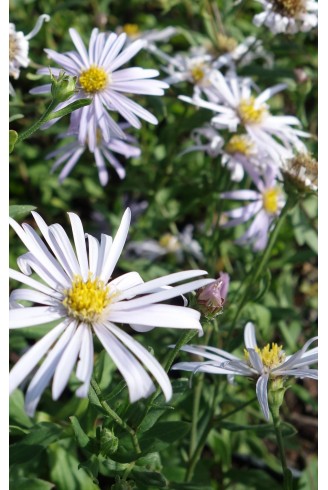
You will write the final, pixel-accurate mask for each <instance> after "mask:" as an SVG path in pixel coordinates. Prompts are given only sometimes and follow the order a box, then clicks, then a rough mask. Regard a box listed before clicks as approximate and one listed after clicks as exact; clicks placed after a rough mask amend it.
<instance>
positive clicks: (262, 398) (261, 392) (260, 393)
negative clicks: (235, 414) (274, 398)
mask: <svg viewBox="0 0 328 490" xmlns="http://www.w3.org/2000/svg"><path fill="white" fill-rule="evenodd" d="M268 380H269V376H268V375H267V374H262V376H260V377H259V379H258V380H257V383H256V396H257V399H258V401H259V404H260V407H261V410H262V412H263V415H264V417H265V418H266V420H267V421H269V420H270V410H269V403H268Z"/></svg>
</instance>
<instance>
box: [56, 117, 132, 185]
mask: <svg viewBox="0 0 328 490" xmlns="http://www.w3.org/2000/svg"><path fill="white" fill-rule="evenodd" d="M120 126H121V127H122V126H123V125H120ZM98 133H99V134H98V138H97V140H98V141H97V144H96V146H95V147H94V148H91V149H90V148H89V151H90V152H91V153H93V155H94V159H95V162H96V166H97V169H98V174H99V181H100V183H101V185H106V184H107V182H108V171H107V168H106V161H107V162H108V163H109V164H110V165H111V166H112V167H113V168H114V169H115V170H116V172H117V175H118V176H119V177H120V179H124V177H125V169H124V167H123V166H122V164H121V163H120V162H119V160H118V159H117V158H116V156H115V155H114V153H118V154H120V155H123V156H124V157H125V158H131V157H139V156H140V154H141V150H140V148H137V147H136V146H132V145H131V144H128V143H127V141H129V142H130V143H136V140H135V138H133V137H132V136H129V135H127V139H126V140H124V141H123V140H121V139H118V138H111V139H110V140H109V142H108V143H105V141H104V140H103V138H102V136H101V133H100V132H99V131H98ZM65 136H73V137H74V138H75V140H74V141H72V142H70V143H67V144H66V145H64V146H61V147H60V148H59V149H58V150H55V151H53V152H51V153H49V154H48V155H47V157H46V158H47V159H49V158H53V157H56V158H57V157H58V158H57V159H56V161H55V163H54V164H53V167H52V171H53V172H54V171H55V170H56V169H57V168H58V167H59V166H61V165H64V167H63V169H62V171H61V172H60V174H59V181H60V182H62V181H63V180H64V179H65V178H66V177H67V176H68V174H69V173H70V172H71V171H72V169H73V168H74V167H75V165H76V164H77V162H78V161H79V159H80V158H81V157H82V155H83V154H84V153H85V152H86V151H87V150H88V145H87V141H86V142H85V144H84V145H81V143H80V142H79V140H78V136H77V135H76V134H73V135H72V134H70V132H68V133H64V134H62V135H61V136H60V137H61V138H63V137H65Z"/></svg>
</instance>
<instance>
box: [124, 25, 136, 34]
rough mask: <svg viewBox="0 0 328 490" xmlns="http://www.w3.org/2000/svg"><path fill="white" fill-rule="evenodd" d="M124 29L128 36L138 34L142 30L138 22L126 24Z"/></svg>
mask: <svg viewBox="0 0 328 490" xmlns="http://www.w3.org/2000/svg"><path fill="white" fill-rule="evenodd" d="M122 31H123V32H125V34H127V35H128V36H136V35H137V34H139V32H140V30H139V27H138V25H137V24H124V26H123V27H122Z"/></svg>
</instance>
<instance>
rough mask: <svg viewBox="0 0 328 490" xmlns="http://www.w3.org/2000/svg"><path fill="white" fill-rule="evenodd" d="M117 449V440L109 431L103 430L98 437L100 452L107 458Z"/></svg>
mask: <svg viewBox="0 0 328 490" xmlns="http://www.w3.org/2000/svg"><path fill="white" fill-rule="evenodd" d="M117 448H118V438H117V437H116V436H115V435H114V432H113V431H111V430H109V429H103V430H102V432H101V435H100V452H101V454H102V455H103V456H105V457H108V456H111V455H112V454H114V453H115V452H116V451H117Z"/></svg>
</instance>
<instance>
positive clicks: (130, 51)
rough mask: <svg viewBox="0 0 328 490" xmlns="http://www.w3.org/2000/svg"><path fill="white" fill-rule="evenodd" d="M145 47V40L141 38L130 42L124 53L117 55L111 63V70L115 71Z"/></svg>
mask: <svg viewBox="0 0 328 490" xmlns="http://www.w3.org/2000/svg"><path fill="white" fill-rule="evenodd" d="M142 48H143V42H142V41H141V40H138V41H135V42H134V43H132V44H130V46H128V47H127V48H126V49H125V50H124V51H122V53H121V54H120V55H119V56H117V58H116V59H115V60H114V61H113V63H111V64H110V70H111V71H115V70H117V68H119V67H120V66H122V65H123V64H124V63H126V62H127V61H129V60H130V59H131V58H133V56H135V55H136V54H137V53H138V52H139V51H140V49H142ZM106 62H107V60H106Z"/></svg>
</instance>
